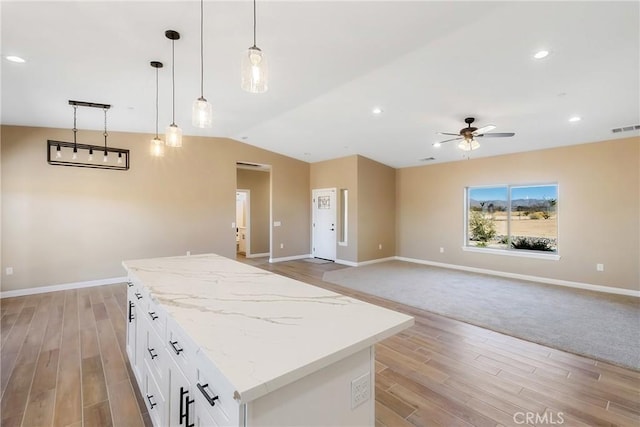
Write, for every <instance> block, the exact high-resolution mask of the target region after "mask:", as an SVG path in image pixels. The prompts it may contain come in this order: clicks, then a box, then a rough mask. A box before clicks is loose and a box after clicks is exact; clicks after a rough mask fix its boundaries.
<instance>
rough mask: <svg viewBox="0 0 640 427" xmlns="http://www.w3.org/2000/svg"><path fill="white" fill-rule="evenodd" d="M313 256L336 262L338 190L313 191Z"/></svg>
mask: <svg viewBox="0 0 640 427" xmlns="http://www.w3.org/2000/svg"><path fill="white" fill-rule="evenodd" d="M312 203H313V207H312V209H311V212H312V216H313V218H312V233H313V235H312V255H313V257H315V258H323V259H328V260H331V261H335V260H336V218H337V217H336V215H337V209H336V189H335V188H323V189H315V190H312Z"/></svg>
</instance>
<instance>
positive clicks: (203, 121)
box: [191, 97, 213, 128]
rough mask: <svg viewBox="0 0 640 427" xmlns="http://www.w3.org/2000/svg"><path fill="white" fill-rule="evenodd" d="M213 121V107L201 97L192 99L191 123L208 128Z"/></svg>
mask: <svg viewBox="0 0 640 427" xmlns="http://www.w3.org/2000/svg"><path fill="white" fill-rule="evenodd" d="M212 122H213V108H212V106H211V104H210V103H209V102H207V100H206V99H204V98H203V97H200V98H198V99H196V100H195V101H193V109H192V114H191V123H192V124H193V125H194V126H195V127H199V128H210V127H211V125H212Z"/></svg>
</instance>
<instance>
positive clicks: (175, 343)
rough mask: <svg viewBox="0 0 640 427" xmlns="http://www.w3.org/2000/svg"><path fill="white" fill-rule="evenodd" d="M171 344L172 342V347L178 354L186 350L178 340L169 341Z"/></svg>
mask: <svg viewBox="0 0 640 427" xmlns="http://www.w3.org/2000/svg"><path fill="white" fill-rule="evenodd" d="M169 344H171V347H172V348H173V351H175V352H176V354H180V353H181V352H182V351H184V348H182V347H179V346H178V341H169Z"/></svg>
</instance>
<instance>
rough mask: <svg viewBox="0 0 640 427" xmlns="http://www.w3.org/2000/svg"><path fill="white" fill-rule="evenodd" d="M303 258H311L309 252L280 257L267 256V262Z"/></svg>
mask: <svg viewBox="0 0 640 427" xmlns="http://www.w3.org/2000/svg"><path fill="white" fill-rule="evenodd" d="M305 258H311V254H304V255H293V256H285V257H281V258H269V262H271V263H273V262H282V261H293V260H296V259H305Z"/></svg>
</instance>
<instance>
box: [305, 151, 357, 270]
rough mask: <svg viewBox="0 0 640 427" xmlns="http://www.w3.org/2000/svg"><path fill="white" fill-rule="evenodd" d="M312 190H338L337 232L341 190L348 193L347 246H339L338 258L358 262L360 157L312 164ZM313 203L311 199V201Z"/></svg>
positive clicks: (340, 219) (340, 221)
mask: <svg viewBox="0 0 640 427" xmlns="http://www.w3.org/2000/svg"><path fill="white" fill-rule="evenodd" d="M310 174H311V177H310V182H311V189H312V190H313V189H319V188H336V189H337V195H336V198H337V203H338V224H337V227H336V230H340V228H341V227H342V218H340V210H341V201H340V190H341V189H346V190H349V191H348V195H349V196H348V197H349V198H348V200H347V206H348V211H347V225H348V227H347V244H346V245H344V246H343V245H339V246H338V248H337V250H336V256H337V258H338V259H339V260H344V261H351V262H357V261H358V203H357V201H358V156H348V157H341V158H339V159H333V160H326V161H324V162H317V163H312V164H311V168H310ZM309 202H311V199H309Z"/></svg>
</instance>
